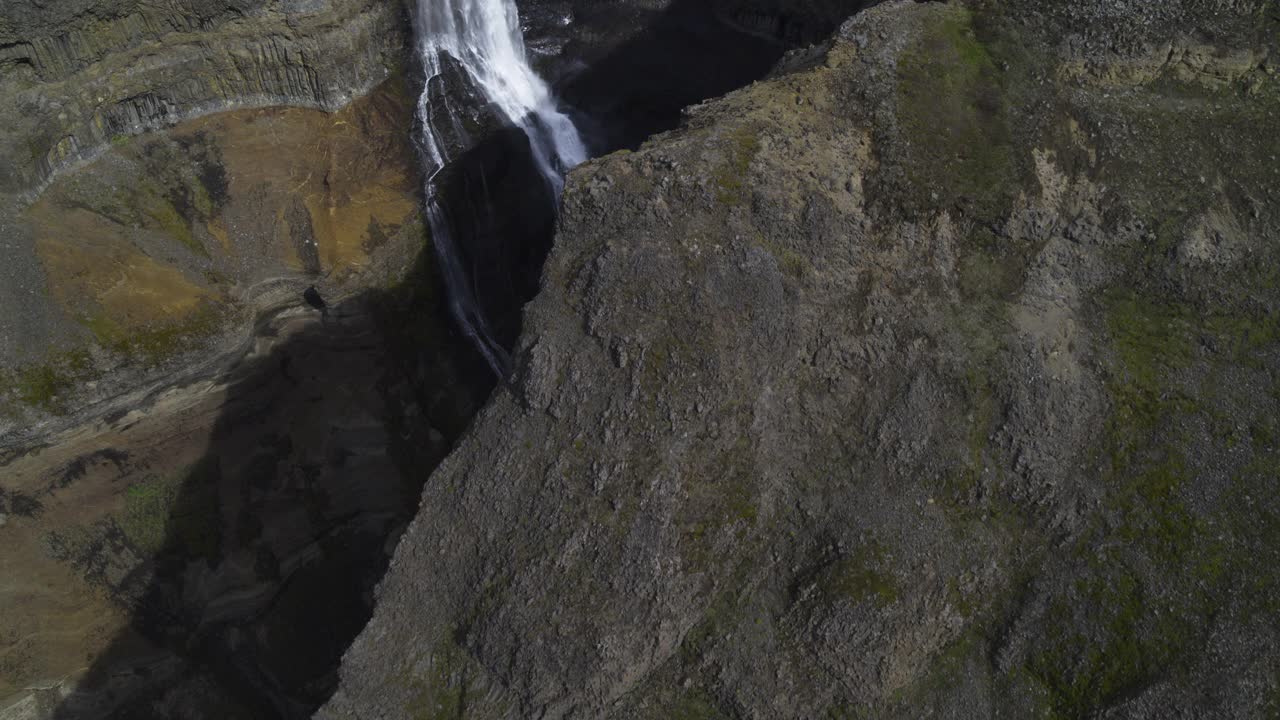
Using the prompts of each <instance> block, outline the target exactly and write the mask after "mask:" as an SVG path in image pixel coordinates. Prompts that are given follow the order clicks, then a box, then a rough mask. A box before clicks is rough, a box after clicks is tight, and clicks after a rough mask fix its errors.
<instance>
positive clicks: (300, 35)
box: [0, 0, 408, 193]
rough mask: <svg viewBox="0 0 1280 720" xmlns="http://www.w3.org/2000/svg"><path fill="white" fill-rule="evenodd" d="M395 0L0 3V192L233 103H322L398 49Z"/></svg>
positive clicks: (326, 105)
mask: <svg viewBox="0 0 1280 720" xmlns="http://www.w3.org/2000/svg"><path fill="white" fill-rule="evenodd" d="M405 12H406V10H405V8H404V6H403V5H402V4H401V3H399V2H385V3H384V2H368V0H269V1H268V0H170V1H168V2H162V3H145V2H137V1H136V0H135V1H133V2H104V1H101V0H77V1H76V2H72V3H61V2H59V3H38V2H33V1H32V0H16V1H15V2H12V3H5V7H4V9H3V10H2V11H0V98H3V102H2V103H0V107H3V108H4V110H3V113H4V115H3V124H4V127H5V131H4V132H3V133H0V154H2V155H3V156H4V157H5V158H6V160H8V162H6V163H5V164H4V168H3V170H0V192H8V193H15V192H17V193H31V192H33V191H35V190H38V189H40V188H41V187H43V185H44V184H45V183H47V181H48V180H49V178H50V176H51V175H52V173H54V172H55V171H57V170H58V169H60V168H63V167H66V166H68V165H71V164H74V163H76V162H78V161H81V160H84V159H86V158H88V157H92V156H93V155H95V154H96V153H97V152H99V151H101V150H102V148H103V147H104V146H106V145H108V144H109V143H111V142H112V141H113V140H118V139H119V138H125V137H128V136H131V135H136V134H138V133H140V132H144V131H147V130H155V129H159V128H164V127H167V126H170V125H173V124H174V123H176V122H178V121H180V120H184V119H188V118H191V117H195V116H198V115H203V114H207V113H209V112H213V111H217V110H226V109H233V108H239V107H246V106H258V107H262V106H270V105H302V106H306V107H314V108H323V109H327V110H336V109H337V108H340V107H342V106H343V105H345V104H346V103H347V102H349V101H350V100H351V99H353V98H355V97H359V96H360V95H363V94H365V93H367V92H368V91H369V90H370V89H372V88H373V86H374V85H376V84H378V83H379V82H381V81H383V80H384V79H386V77H387V75H388V68H389V67H391V68H394V67H398V66H399V64H400V62H401V61H402V59H403V49H404V45H405V42H406V41H407V27H408V24H407V23H406V22H404V13H405Z"/></svg>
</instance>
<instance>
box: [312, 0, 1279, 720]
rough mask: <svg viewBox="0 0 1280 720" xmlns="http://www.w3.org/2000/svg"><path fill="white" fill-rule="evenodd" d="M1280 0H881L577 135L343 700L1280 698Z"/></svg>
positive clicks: (1267, 712) (1039, 712)
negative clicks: (656, 120) (1274, 4)
mask: <svg viewBox="0 0 1280 720" xmlns="http://www.w3.org/2000/svg"><path fill="white" fill-rule="evenodd" d="M1266 5H1267V4H1266V3H1261V2H1258V3H1248V2H1225V1H1224V2H1202V3H1190V2H1189V3H1166V4H1161V5H1159V6H1158V7H1157V6H1152V5H1150V4H1146V3H1136V4H1135V3H1114V2H1101V1H1099V2H1085V3H1048V4H1045V3H1032V2H1026V3H1023V2H1007V3H975V4H974V5H973V6H972V7H968V6H965V5H961V4H948V5H944V4H937V3H930V4H919V5H917V4H913V3H903V2H898V3H891V4H887V5H882V6H880V7H878V8H875V9H873V10H869V11H867V12H865V13H863V14H861V15H859V16H858V17H856V18H855V19H854V20H852V21H850V22H848V23H847V24H845V25H844V26H842V28H841V29H840V31H839V33H838V34H837V35H836V37H835V38H834V39H833V40H832V42H831V43H830V45H829V46H827V47H825V48H822V49H820V50H818V51H816V52H811V53H800V54H794V55H792V56H790V57H789V59H788V60H787V61H785V62H784V64H783V65H782V66H781V67H780V68H779V69H778V71H777V72H776V73H775V74H774V75H773V76H772V77H771V78H769V79H768V80H765V81H762V82H760V83H757V84H755V85H752V86H751V87H748V88H745V89H742V90H740V91H738V92H734V93H731V94H730V95H728V96H727V97H725V98H723V99H720V100H717V101H713V102H710V103H706V104H704V105H700V106H697V107H695V108H691V109H690V110H689V112H688V114H687V118H686V121H685V124H684V126H683V127H682V128H681V129H679V130H677V131H675V132H672V133H669V134H665V135H663V136H660V137H657V138H655V139H653V140H651V141H650V142H648V143H646V144H645V145H644V146H643V147H641V148H640V149H639V150H638V151H636V152H620V153H616V154H613V155H610V156H608V157H605V158H602V159H600V160H596V161H593V162H590V163H588V164H587V165H585V166H583V167H581V168H579V169H578V170H576V171H575V172H574V173H573V174H572V176H571V178H570V181H569V185H568V189H567V191H566V194H565V197H564V201H563V215H562V217H561V219H560V229H559V232H558V234H557V238H556V241H555V247H554V248H553V250H552V253H551V256H550V259H549V261H548V264H547V266H546V269H545V272H544V276H543V286H542V291H541V293H540V294H539V296H538V297H537V298H536V300H535V301H534V302H533V303H532V304H531V305H530V306H529V307H528V308H527V311H526V316H525V328H524V332H523V334H522V336H521V341H520V344H519V348H518V363H517V365H518V370H517V373H516V378H515V379H514V381H513V382H512V383H511V385H510V386H509V387H504V388H501V389H499V390H498V391H497V392H496V394H495V395H494V397H493V398H492V400H491V401H490V404H489V406H488V407H487V408H486V409H485V410H484V411H482V412H481V414H480V415H479V416H478V418H477V420H476V421H475V424H474V426H473V428H472V429H471V431H470V432H469V433H468V435H467V436H466V437H465V438H464V440H463V441H462V443H461V444H460V445H459V447H458V448H457V449H456V450H455V451H454V452H453V453H452V454H451V455H450V456H449V457H448V458H447V459H446V460H445V462H444V463H443V464H442V465H441V467H440V468H439V469H438V471H437V472H436V473H435V474H434V475H433V476H432V477H431V479H430V480H429V481H428V483H427V487H426V488H425V490H424V494H423V496H422V503H421V507H420V510H419V514H418V517H417V518H416V520H415V521H414V523H413V524H412V526H411V527H410V529H409V530H408V532H407V533H406V535H405V537H404V539H403V540H402V542H401V543H400V545H399V546H398V549H397V551H396V555H395V558H394V560H393V561H392V565H391V570H390V571H389V574H388V576H387V577H386V579H385V580H384V581H383V582H382V584H381V586H380V588H379V592H378V607H377V610H376V612H375V615H374V618H373V620H372V621H371V623H370V625H369V626H368V627H367V628H366V629H365V631H364V632H363V634H362V635H361V636H360V638H359V639H358V640H357V641H356V643H355V644H354V645H353V646H352V648H351V650H350V651H349V652H348V654H347V655H346V657H345V660H344V668H343V673H342V684H341V686H340V688H339V690H338V692H337V694H336V695H335V696H334V697H333V699H332V700H331V701H330V702H329V704H328V705H327V706H326V707H325V708H324V709H323V710H322V711H321V713H320V715H319V717H322V718H326V719H334V720H336V719H338V718H357V717H375V716H376V717H385V718H424V717H426V718H434V717H467V718H499V717H503V718H518V717H542V718H561V717H565V718H567V717H628V718H631V717H652V718H671V717H680V718H716V717H750V718H789V717H794V718H814V717H864V716H874V717H920V716H926V715H928V716H940V717H958V718H968V717H982V716H990V715H995V714H999V715H1001V716H1010V717H1032V716H1053V717H1095V716H1106V717H1117V718H1119V717H1123V718H1151V717H1167V716H1173V715H1177V714H1184V715H1187V716H1195V717H1224V718H1225V717H1258V718H1262V717H1269V716H1271V715H1272V714H1274V712H1275V710H1276V708H1277V707H1280V678H1277V676H1276V671H1275V668H1276V665H1275V659H1276V658H1277V657H1280V636H1278V635H1277V631H1276V628H1277V627H1280V623H1278V622H1277V620H1278V619H1280V607H1277V605H1276V603H1275V600H1274V598H1276V597H1280V576H1278V575H1277V574H1276V571H1275V568H1276V567H1280V565H1278V564H1277V561H1280V558H1277V556H1276V552H1277V547H1280V542H1278V541H1277V538H1278V537H1280V536H1278V535H1277V532H1278V531H1280V524H1278V520H1277V519H1278V518H1280V504H1278V503H1277V498H1278V497H1280V493H1278V492H1277V491H1278V490H1280V444H1278V443H1280V439H1278V438H1280V430H1278V429H1277V427H1276V422H1275V418H1276V417H1278V416H1280V385H1277V378H1278V377H1280V341H1278V339H1280V327H1277V325H1276V318H1277V317H1280V295H1278V294H1277V283H1276V276H1275V270H1274V268H1275V267H1277V260H1280V258H1278V257H1277V254H1276V253H1277V247H1280V245H1277V242H1276V240H1277V237H1280V196H1278V195H1277V189H1276V188H1277V187H1278V186H1277V182H1276V181H1277V179H1278V178H1280V176H1277V175H1276V165H1275V163H1274V162H1272V161H1271V160H1269V158H1274V157H1276V156H1277V154H1280V146H1277V144H1276V142H1277V138H1278V137H1280V135H1278V134H1277V133H1276V132H1274V130H1275V128H1276V123H1277V118H1280V83H1278V82H1277V78H1276V75H1275V71H1274V64H1273V62H1274V61H1273V60H1272V59H1271V58H1274V57H1276V55H1275V53H1276V52H1277V47H1276V46H1275V42H1276V41H1275V38H1276V37H1277V35H1276V32H1275V31H1276V22H1277V21H1276V19H1275V18H1273V17H1271V16H1270V15H1267V14H1266V13H1265V10H1266ZM1193 36H1194V37H1193ZM1206 44H1207V46H1211V47H1213V48H1214V49H1213V50H1212V51H1204V50H1195V51H1191V50H1187V51H1186V52H1181V53H1177V54H1174V55H1171V54H1170V53H1169V52H1168V48H1170V47H1179V48H1190V47H1191V46H1193V45H1199V46H1206ZM1243 57H1248V58H1250V59H1249V61H1248V62H1243V61H1242V62H1237V61H1236V58H1243ZM1187 58H1191V59H1192V62H1191V63H1190V64H1189V65H1188V63H1186V62H1184V61H1183V60H1185V59H1187ZM1173 60H1177V62H1173ZM1133 67H1154V68H1156V70H1155V71H1154V72H1132V71H1130V70H1128V69H1126V68H1133ZM1186 67H1191V68H1193V70H1192V71H1190V72H1188V71H1186V70H1185V68H1186ZM1194 68H1203V71H1202V70H1195V69H1194Z"/></svg>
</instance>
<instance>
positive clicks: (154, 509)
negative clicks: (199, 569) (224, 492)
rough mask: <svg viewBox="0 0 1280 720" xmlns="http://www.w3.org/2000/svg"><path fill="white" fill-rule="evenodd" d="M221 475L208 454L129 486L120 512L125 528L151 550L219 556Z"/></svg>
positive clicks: (211, 560)
mask: <svg viewBox="0 0 1280 720" xmlns="http://www.w3.org/2000/svg"><path fill="white" fill-rule="evenodd" d="M220 479H221V473H220V471H219V469H218V464H217V462H216V461H210V460H205V461H201V462H200V463H198V464H196V465H194V466H192V467H190V468H188V469H187V470H186V471H185V472H183V473H179V474H176V475H168V476H162V477H151V478H148V479H146V480H143V481H142V482H139V483H135V484H133V485H131V486H129V488H128V489H127V490H125V498H124V499H125V506H124V511H123V512H122V513H121V515H120V518H119V524H120V528H121V530H123V531H124V534H125V537H126V538H128V539H129V541H130V542H131V543H133V545H134V546H135V547H137V548H138V549H139V550H141V551H142V552H144V553H147V554H149V555H158V554H161V553H166V554H168V553H173V554H177V555H179V556H181V557H183V558H187V559H194V558H203V559H205V560H206V561H207V562H209V563H214V562H216V561H217V559H218V553H219V550H220V548H221V543H222V515H221V510H220V505H219V499H218V491H217V488H218V482H219V480H220Z"/></svg>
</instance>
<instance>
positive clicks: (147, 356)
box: [81, 302, 226, 366]
mask: <svg viewBox="0 0 1280 720" xmlns="http://www.w3.org/2000/svg"><path fill="white" fill-rule="evenodd" d="M225 315H226V310H225V309H224V308H220V307H218V306H216V305H214V304H212V303H207V302H206V303H202V304H201V305H200V306H199V307H198V308H197V309H196V310H195V311H193V312H191V313H190V314H188V315H187V316H186V317H183V318H180V319H176V320H173V321H170V322H166V323H155V324H151V325H148V326H145V327H141V328H125V327H123V326H122V325H120V324H119V323H117V322H115V321H114V320H112V319H111V318H110V317H108V316H107V315H105V314H102V313H99V314H95V315H91V316H88V317H85V318H82V319H81V324H83V325H84V326H85V328H86V329H88V330H89V332H91V333H92V334H93V336H94V339H95V340H97V342H98V344H99V345H101V346H103V347H105V348H107V349H109V350H112V351H114V352H117V353H120V354H122V355H124V356H125V357H127V358H129V359H130V360H131V361H133V362H137V363H141V364H143V365H147V366H154V365H159V364H160V363H162V362H164V361H165V360H168V359H170V358H173V357H176V356H178V355H181V354H183V353H185V352H188V351H190V350H193V349H195V348H197V347H198V346H199V344H200V343H201V341H203V340H206V339H208V338H209V337H211V336H213V335H215V334H217V332H218V331H219V330H220V329H221V328H222V324H223V322H224V321H225Z"/></svg>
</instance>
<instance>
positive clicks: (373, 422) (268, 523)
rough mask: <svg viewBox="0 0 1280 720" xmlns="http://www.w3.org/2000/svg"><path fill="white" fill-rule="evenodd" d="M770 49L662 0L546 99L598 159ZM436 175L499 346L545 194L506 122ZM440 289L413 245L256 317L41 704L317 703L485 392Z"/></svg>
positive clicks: (171, 709)
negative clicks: (386, 269) (110, 603)
mask: <svg viewBox="0 0 1280 720" xmlns="http://www.w3.org/2000/svg"><path fill="white" fill-rule="evenodd" d="M785 50H786V46H785V45H783V44H782V43H780V42H775V41H772V40H769V39H766V38H761V37H759V36H758V35H753V34H747V33H743V32H740V31H738V30H734V29H731V28H729V27H728V26H725V25H723V24H721V23H719V21H718V20H717V19H716V18H715V17H714V15H713V14H712V13H711V11H710V10H707V9H706V8H705V7H704V6H703V5H701V4H699V3H698V2H694V1H692V0H690V1H689V2H677V3H675V4H674V5H673V6H672V7H671V8H670V9H669V10H667V11H666V12H665V13H664V14H662V15H661V16H660V17H659V18H658V20H657V22H655V23H654V24H653V25H651V26H650V27H647V28H644V29H642V30H640V31H638V32H637V33H636V34H635V36H634V37H633V38H632V39H631V40H629V41H627V42H625V43H623V44H622V45H620V46H619V47H617V48H616V49H615V51H614V52H613V53H611V54H610V55H609V56H607V57H605V58H603V59H601V60H599V61H598V62H596V63H594V64H593V65H591V66H590V67H589V68H587V69H586V70H585V71H583V72H581V73H579V74H577V75H576V76H574V77H573V78H569V79H568V80H567V81H566V82H565V83H564V84H563V87H562V91H563V93H564V96H565V99H566V102H567V103H569V104H570V105H572V106H573V107H574V108H575V109H576V112H577V113H578V115H579V117H580V118H582V119H584V121H585V124H586V125H587V126H588V127H589V128H590V129H591V130H590V131H589V133H588V134H589V138H590V141H591V143H592V145H593V148H594V149H595V150H596V152H597V153H599V152H605V151H611V150H614V149H617V148H620V147H630V146H635V145H638V144H639V143H640V141H642V140H643V139H644V138H645V137H648V136H649V135H651V134H653V133H655V132H660V131H663V130H667V129H671V128H673V127H675V126H676V124H677V123H678V122H679V118H680V111H681V109H682V108H684V107H685V106H687V105H689V104H692V103H696V102H699V101H701V100H704V99H707V98H709V97H713V96H716V95H719V94H723V93H724V92H727V91H729V90H732V89H733V88H735V87H738V86H741V85H743V84H746V83H748V82H750V81H752V80H754V79H756V78H758V77H760V76H763V75H764V74H765V73H766V72H767V71H768V70H769V69H770V68H771V67H772V66H773V64H774V63H775V62H776V61H777V60H778V59H779V58H780V57H781V55H782V53H783V52H784V51H785ZM446 177H447V185H446V186H445V187H444V188H443V190H442V192H443V194H444V197H445V201H446V203H445V204H446V207H447V208H448V213H449V216H450V221H451V223H452V224H453V228H454V233H455V236H456V237H457V239H458V245H459V246H460V248H461V249H462V255H463V258H464V266H465V268H466V269H467V271H468V272H469V273H470V275H471V280H472V283H473V286H474V289H475V291H476V294H477V297H478V298H479V300H480V303H481V305H482V306H483V308H484V309H485V311H486V313H487V314H488V317H489V318H490V320H491V323H492V325H493V327H494V329H495V334H496V335H497V336H498V338H499V340H500V341H501V342H502V343H503V344H505V345H506V346H508V347H510V346H511V345H513V344H514V342H515V340H516V337H517V336H518V334H519V329H520V319H521V310H522V308H523V306H524V304H525V303H526V302H527V301H528V300H530V299H531V298H532V297H533V295H534V294H535V293H536V292H537V289H538V284H539V278H540V273H541V267H542V263H543V260H544V259H545V257H546V254H547V252H548V251H549V249H550V246H551V242H552V237H553V231H554V225H555V215H554V210H553V207H552V204H551V202H550V196H549V195H548V194H547V191H546V189H545V185H544V184H543V183H542V181H541V179H540V177H539V175H538V173H537V171H536V170H535V169H534V168H533V166H532V163H531V162H530V160H529V154H528V148H527V142H526V141H525V140H524V139H523V136H522V135H521V134H519V133H518V132H517V131H512V130H506V131H498V132H495V133H492V134H491V135H490V136H489V137H488V138H487V139H486V140H485V141H483V142H480V143H479V144H477V145H475V146H474V147H473V148H472V149H471V150H469V151H468V152H466V153H465V154H464V155H463V156H461V157H460V158H458V159H457V160H456V161H455V162H454V163H453V164H452V166H451V170H450V171H449V172H448V173H446ZM299 291H301V288H299ZM443 293H444V291H443V288H442V286H441V281H440V279H439V277H438V273H437V272H436V261H435V258H434V255H433V253H432V251H431V250H430V249H429V246H424V248H423V249H422V250H421V251H420V255H419V257H418V258H417V259H416V260H415V262H414V264H413V269H412V271H411V272H410V273H409V275H408V276H407V277H406V278H405V279H404V280H403V281H402V282H401V283H400V284H399V285H398V286H396V287H393V288H390V289H379V290H370V291H366V292H364V293H362V294H360V295H358V296H356V297H353V298H350V299H347V300H344V301H342V302H339V303H336V304H335V305H333V306H332V307H330V308H328V310H327V317H326V318H325V319H324V320H321V318H320V313H318V312H314V311H311V310H307V311H306V312H305V313H298V312H296V311H295V312H291V313H288V314H286V315H284V316H281V317H279V318H276V319H275V320H273V321H270V322H263V323H259V327H258V328H257V330H256V332H257V333H258V336H259V338H260V339H261V340H262V341H263V342H265V343H267V344H268V345H269V346H270V349H269V350H268V351H267V352H265V353H263V354H258V355H256V356H252V357H250V358H249V359H247V360H245V361H244V362H241V363H240V364H239V365H238V366H237V367H235V368H233V369H232V370H230V371H229V372H230V376H231V380H230V382H229V384H228V390H227V395H226V398H225V401H224V402H223V403H222V405H221V409H220V411H219V415H218V417H217V420H216V421H215V423H214V425H213V428H212V431H211V434H210V436H209V440H208V446H207V448H206V449H205V451H204V453H203V455H202V458H201V459H200V460H199V461H198V462H197V463H195V464H194V465H193V466H191V467H190V468H189V469H188V470H187V471H186V472H184V473H183V474H182V476H181V477H179V478H170V479H155V478H151V479H144V478H136V477H129V478H127V479H128V480H129V481H130V482H132V483H136V484H135V485H134V486H133V487H131V488H130V492H131V493H133V492H135V491H136V493H137V494H138V502H139V503H140V504H141V506H142V510H141V511H140V512H143V514H144V515H145V513H146V512H147V511H150V512H162V513H163V514H164V515H163V516H162V517H157V518H151V519H150V522H151V523H152V524H153V525H154V527H155V528H157V532H158V533H159V535H158V537H157V538H156V541H155V543H154V544H152V545H151V546H150V547H145V548H139V547H137V546H136V545H137V544H136V543H133V544H132V545H130V546H129V547H130V550H131V551H133V552H136V553H148V557H146V558H145V559H143V561H142V562H141V563H139V564H137V565H135V566H134V569H133V570H132V571H131V572H130V573H128V575H127V576H126V577H123V578H113V579H103V580H102V581H101V582H102V584H103V585H104V586H105V587H106V590H107V591H108V592H110V593H111V594H112V595H114V596H115V597H116V598H117V599H118V601H119V602H120V603H122V604H123V605H125V606H126V607H127V608H129V610H130V612H131V617H132V622H131V625H132V628H133V632H130V633H127V634H123V635H122V636H121V637H119V638H117V639H115V640H114V641H113V642H112V643H111V645H110V647H109V649H108V650H107V651H105V652H104V653H102V655H101V656H99V657H98V658H95V659H94V660H93V661H92V664H91V667H90V670H89V671H88V673H87V675H86V676H85V678H84V682H82V683H81V685H80V688H79V689H78V690H77V691H76V692H75V693H73V694H72V695H71V696H69V697H68V698H67V699H65V700H64V701H63V703H62V704H61V706H60V707H59V708H58V709H57V711H56V712H55V716H56V717H59V718H82V717H112V718H121V719H123V718H129V719H130V720H143V719H146V718H184V719H185V718H190V719H196V718H210V719H213V718H218V719H219V720H225V719H230V718H302V717H307V716H309V715H310V714H311V713H312V712H313V711H314V710H315V709H316V708H317V707H318V706H319V705H320V704H321V703H323V702H324V701H325V700H326V699H327V698H328V696H329V695H330V694H331V693H332V691H333V689H334V687H335V684H336V681H337V675H336V672H337V667H338V664H339V661H340V659H341V655H342V653H343V652H344V651H345V649H346V648H347V646H348V645H349V644H350V642H351V641H352V640H353V639H354V638H355V636H356V634H357V633H358V632H359V631H360V630H361V628H362V627H363V626H364V624H365V623H366V622H367V621H368V619H369V617H370V614H371V612H372V607H373V590H374V587H375V585H376V584H377V582H378V581H379V579H380V578H381V576H382V574H383V572H384V571H385V569H386V567H387V563H388V559H389V557H390V553H391V551H392V550H393V548H394V546H395V542H396V540H397V539H398V537H399V533H400V532H401V531H402V530H403V529H404V528H405V527H406V526H407V524H408V522H409V521H410V520H411V519H412V517H413V515H414V514H415V512H416V509H417V498H418V496H419V493H420V490H421V487H422V485H423V483H424V482H426V480H427V478H428V477H429V476H430V474H431V472H432V470H433V469H434V468H435V467H436V465H437V464H438V463H439V462H440V461H441V460H442V459H443V458H444V456H445V455H446V454H447V452H448V450H449V448H450V447H451V445H452V444H453V443H454V442H455V441H456V440H457V439H458V438H459V437H460V435H461V434H462V433H463V432H464V431H465V428H466V427H467V424H468V422H469V421H470V418H471V417H472V415H473V414H474V413H475V412H476V411H477V410H478V409H479V407H480V406H481V405H482V404H483V402H484V400H485V398H486V397H487V395H488V393H489V392H490V391H491V390H492V388H493V385H494V380H493V378H492V377H491V375H490V374H489V371H488V369H487V366H486V365H485V363H484V362H483V360H482V359H481V357H480V356H479V354H478V353H477V352H476V351H475V350H474V349H473V348H471V347H470V346H469V345H468V344H467V342H466V340H465V337H464V336H463V334H462V333H461V332H459V331H458V330H457V329H456V328H455V327H454V326H453V323H452V320H451V319H450V318H449V317H448V310H447V302H446V301H445V298H444V294H443ZM298 307H304V305H303V303H302V298H301V296H299V303H298ZM273 338H274V339H273ZM99 542H100V543H103V544H106V545H111V544H113V543H114V544H115V545H116V546H121V545H122V544H128V543H129V542H130V541H128V540H127V539H126V538H124V537H123V534H122V533H120V532H118V531H117V533H116V536H114V537H111V536H107V537H104V538H101V539H100V541H99ZM100 549H101V548H100ZM72 562H81V563H83V564H86V565H88V564H92V562H93V560H92V559H89V558H88V556H86V558H81V559H80V560H76V559H74V558H72ZM82 569H83V570H84V571H85V574H86V575H87V576H91V575H92V574H93V573H92V572H91V571H90V568H88V567H87V566H86V567H83V568H82ZM99 574H100V575H101V573H99Z"/></svg>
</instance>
